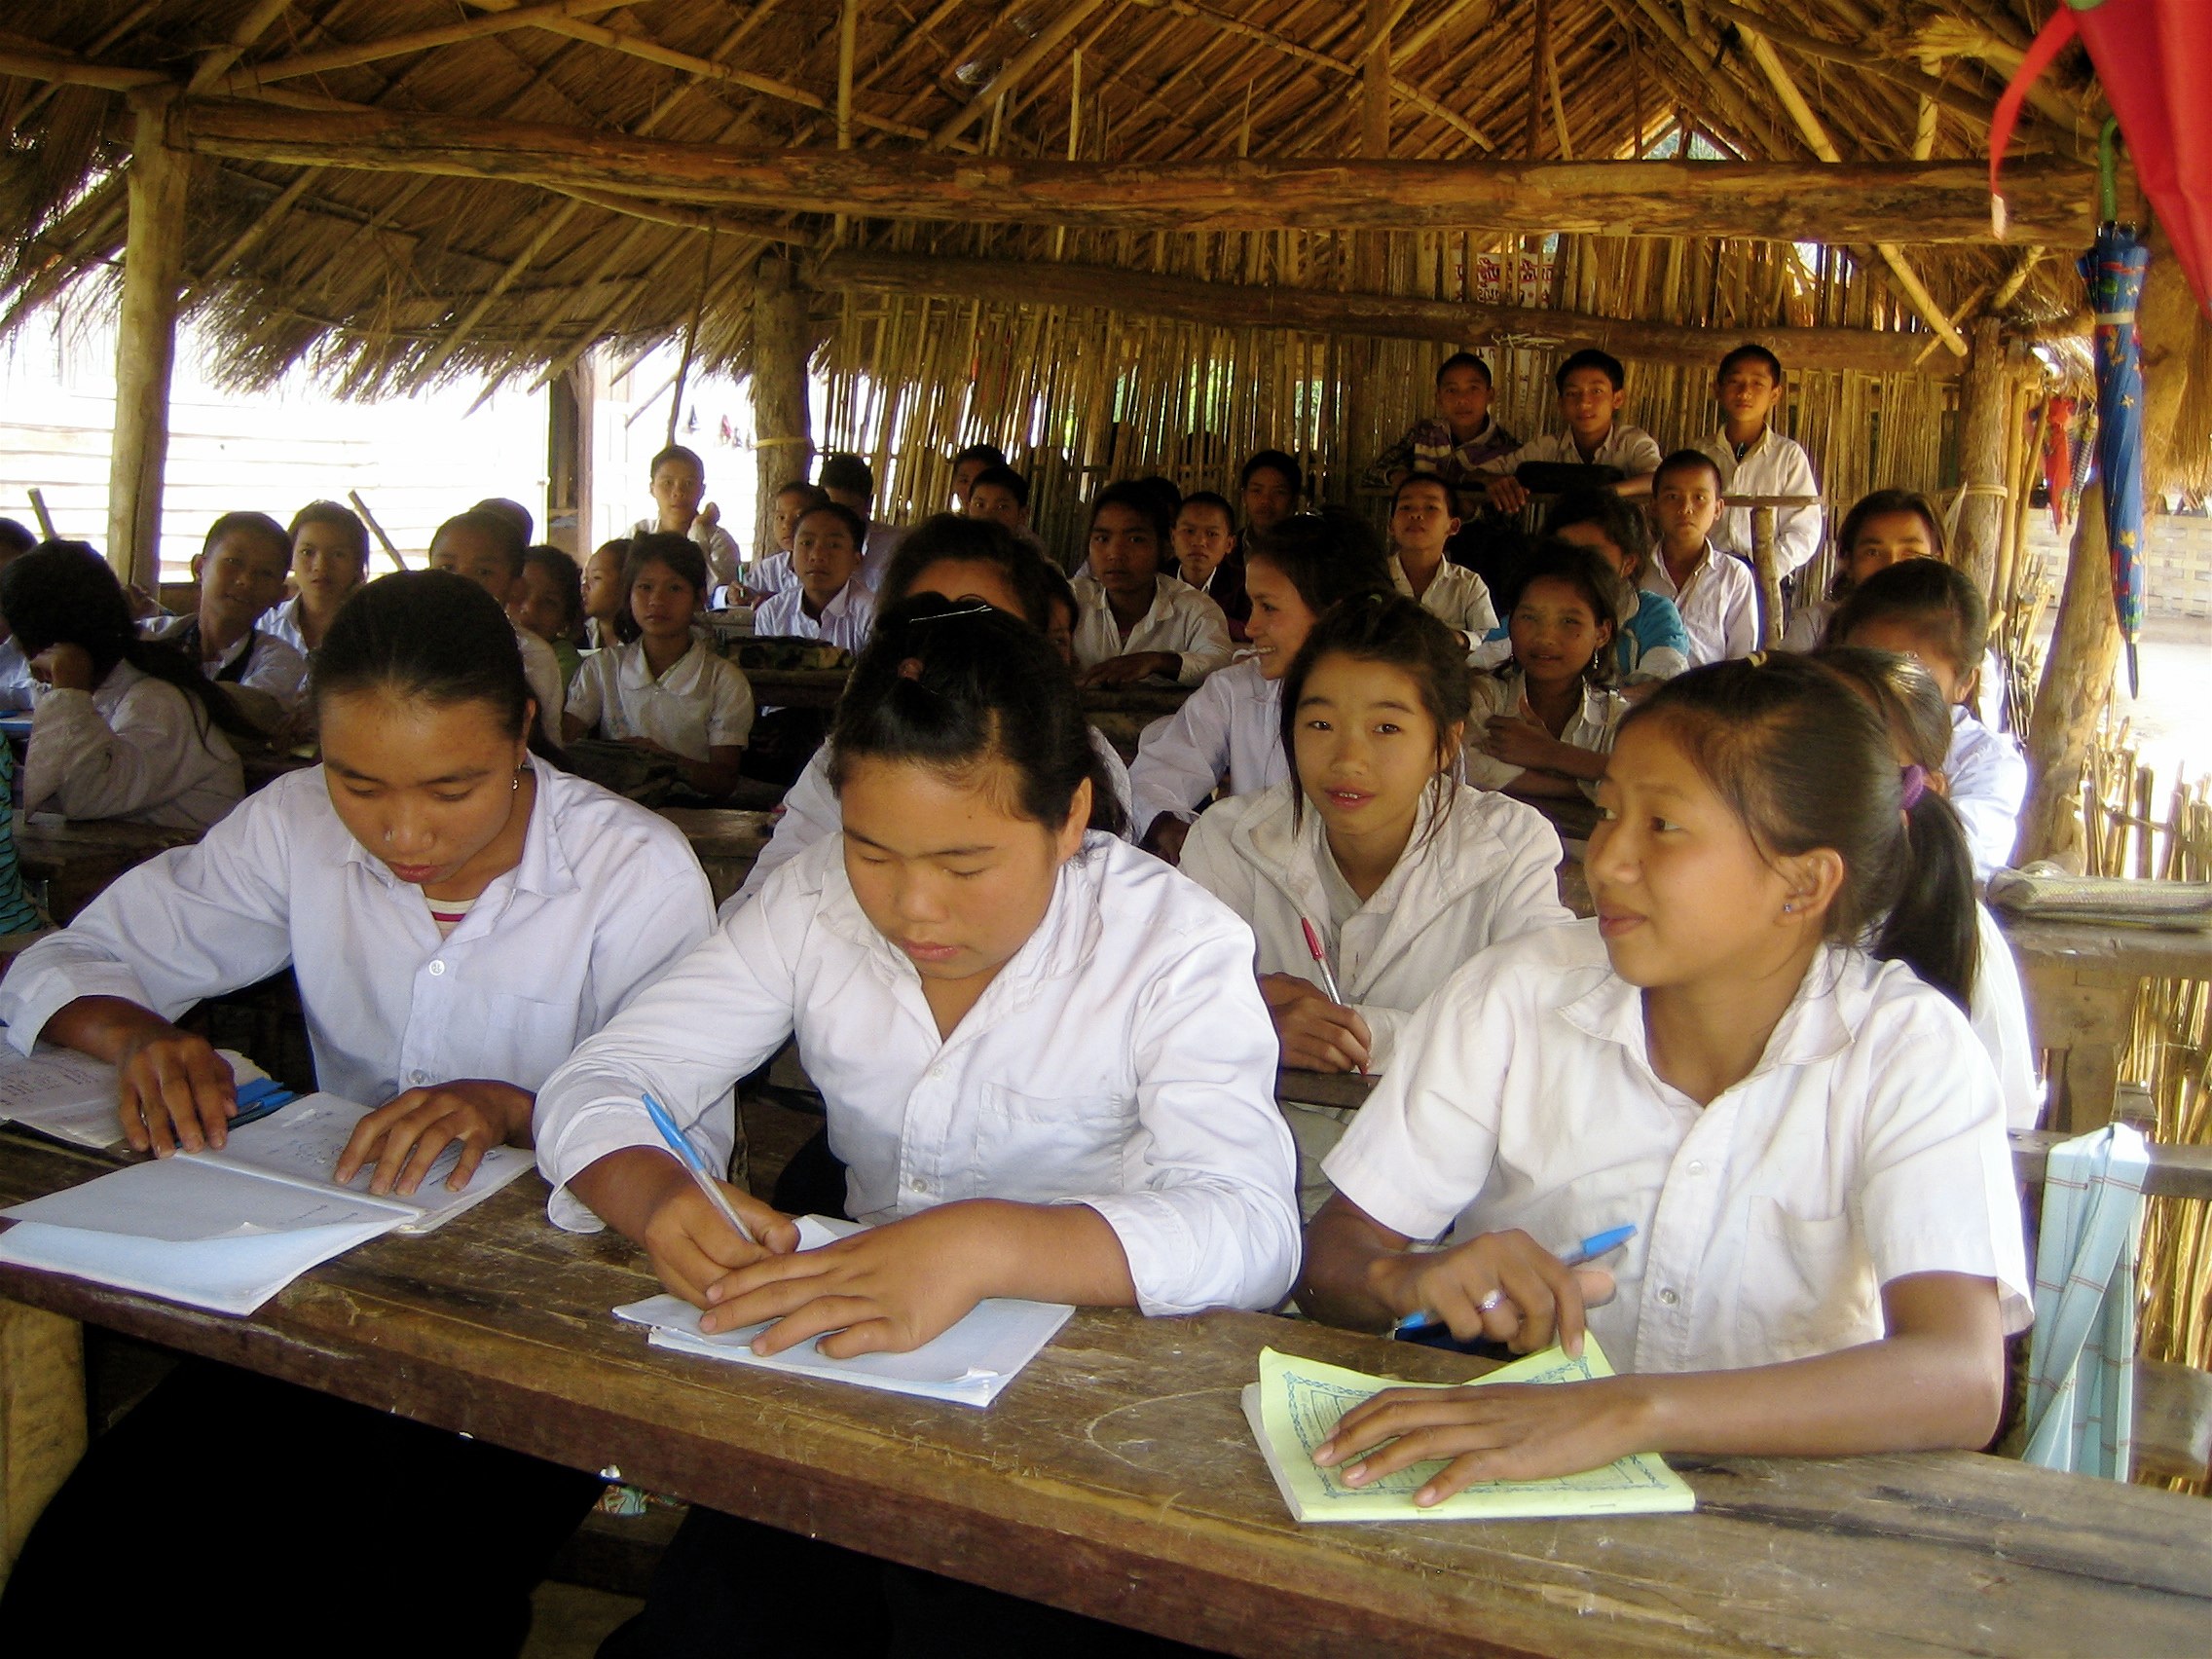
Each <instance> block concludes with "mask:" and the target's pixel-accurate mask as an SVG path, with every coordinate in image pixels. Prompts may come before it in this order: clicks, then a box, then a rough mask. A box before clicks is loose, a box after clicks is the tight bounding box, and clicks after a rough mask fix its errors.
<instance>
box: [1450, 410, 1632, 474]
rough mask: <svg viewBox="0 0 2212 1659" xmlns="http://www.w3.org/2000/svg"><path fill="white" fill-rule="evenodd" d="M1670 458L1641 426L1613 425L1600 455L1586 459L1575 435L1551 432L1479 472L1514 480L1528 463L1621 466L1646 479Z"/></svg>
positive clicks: (1628, 471)
mask: <svg viewBox="0 0 2212 1659" xmlns="http://www.w3.org/2000/svg"><path fill="white" fill-rule="evenodd" d="M1664 460H1666V457H1665V456H1663V455H1661V454H1660V453H1659V440H1658V439H1657V438H1654V437H1653V436H1652V435H1651V434H1650V433H1649V432H1647V431H1645V430H1644V429H1643V428H1642V427H1641V426H1629V425H1624V424H1621V423H1620V422H1618V421H1616V422H1614V423H1613V427H1612V430H1611V431H1609V432H1607V433H1606V434H1605V438H1604V442H1603V443H1601V444H1600V445H1599V446H1598V453H1597V454H1596V455H1594V456H1591V457H1589V458H1588V459H1587V460H1585V459H1584V457H1583V454H1582V452H1581V451H1580V450H1579V449H1577V448H1576V447H1575V444H1574V434H1573V433H1571V432H1549V433H1546V434H1545V435H1544V436H1542V437H1540V438H1530V440H1529V441H1528V442H1527V443H1525V444H1523V445H1522V446H1521V447H1520V448H1519V449H1517V450H1513V451H1511V452H1509V453H1508V454H1505V455H1501V456H1499V457H1498V458H1497V459H1496V460H1494V461H1484V462H1483V464H1482V465H1481V466H1480V467H1479V468H1477V470H1478V471H1481V472H1502V473H1504V474H1506V475H1507V476H1509V477H1510V476H1511V475H1512V472H1513V469H1514V468H1515V467H1517V466H1519V465H1520V464H1521V463H1522V462H1523V461H1556V462H1559V463H1561V464H1563V465H1567V466H1617V467H1619V468H1620V469H1621V474H1622V476H1623V477H1626V478H1643V477H1647V476H1649V475H1650V474H1651V473H1654V472H1657V471H1658V470H1659V463H1660V462H1661V461H1664Z"/></svg>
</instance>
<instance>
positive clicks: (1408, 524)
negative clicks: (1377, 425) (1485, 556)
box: [1390, 472, 1497, 651]
mask: <svg viewBox="0 0 2212 1659" xmlns="http://www.w3.org/2000/svg"><path fill="white" fill-rule="evenodd" d="M1458 534H1459V520H1458V517H1457V515H1456V513H1455V512H1454V511H1453V506H1452V491H1451V487H1450V486H1448V485H1447V484H1446V483H1445V482H1444V480H1443V479H1441V478H1439V477H1438V476H1437V475H1436V474H1435V473H1433V472H1409V473H1407V474H1406V475H1405V476H1404V477H1403V478H1401V479H1399V480H1398V487H1397V488H1396V489H1395V490H1393V491H1392V492H1391V493H1390V585H1391V586H1393V587H1395V588H1396V589H1397V590H1398V591H1399V592H1400V593H1402V594H1404V595H1405V596H1406V597H1407V598H1408V599H1417V600H1419V601H1420V608H1422V609H1423V610H1425V611H1427V612H1428V613H1429V614H1430V615H1431V616H1433V617H1435V618H1436V619H1437V620H1438V621H1440V622H1442V623H1443V624H1444V625H1445V626H1446V627H1447V628H1450V629H1451V630H1452V631H1453V632H1454V633H1456V634H1457V635H1458V636H1459V648H1460V649H1461V650H1465V651H1472V650H1473V649H1474V648H1475V646H1476V645H1480V644H1481V643H1482V641H1483V639H1484V637H1485V636H1486V635H1488V634H1489V633H1490V631H1491V630H1492V629H1493V628H1494V627H1496V626H1497V608H1496V607H1495V606H1493V604H1492V603H1491V597H1490V589H1489V587H1488V586H1487V585H1485V583H1484V581H1483V579H1482V577H1480V576H1478V575H1477V574H1475V572H1474V571H1470V570H1468V569H1467V568H1466V567H1465V566H1464V565H1455V564H1453V563H1452V562H1451V561H1450V560H1449V559H1447V558H1445V556H1444V548H1445V544H1446V543H1447V542H1448V541H1450V540H1451V539H1452V537H1453V536H1455V535H1458Z"/></svg>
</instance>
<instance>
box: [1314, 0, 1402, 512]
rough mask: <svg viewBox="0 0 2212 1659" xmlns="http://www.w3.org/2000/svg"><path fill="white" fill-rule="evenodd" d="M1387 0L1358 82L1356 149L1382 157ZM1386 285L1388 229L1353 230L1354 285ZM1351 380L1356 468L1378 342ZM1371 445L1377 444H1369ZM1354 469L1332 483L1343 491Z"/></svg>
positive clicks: (1368, 419) (1379, 371) (1370, 421)
mask: <svg viewBox="0 0 2212 1659" xmlns="http://www.w3.org/2000/svg"><path fill="white" fill-rule="evenodd" d="M1393 9H1394V8H1393V7H1392V5H1391V0H1367V41H1368V54H1367V62H1366V65H1365V68H1364V71H1363V78H1362V80H1361V82H1360V100H1359V154H1360V156H1361V157H1362V158H1363V159H1365V160H1368V161H1380V160H1382V159H1383V157H1386V156H1387V155H1389V153H1390V18H1391V13H1392V11H1393ZM1389 285H1390V233H1389V232H1387V231H1354V232H1353V233H1352V286H1353V287H1355V288H1357V289H1358V290H1359V291H1360V292H1361V293H1363V294H1380V293H1383V292H1384V291H1385V290H1386V289H1387V288H1388V287H1389ZM1350 357H1351V361H1350V369H1351V375H1350V384H1349V385H1348V386H1347V387H1346V388H1345V390H1346V422H1345V424H1346V436H1347V437H1348V438H1349V439H1350V441H1351V444H1352V446H1353V447H1352V448H1351V449H1350V450H1349V451H1348V452H1347V453H1346V456H1345V460H1346V461H1350V462H1351V463H1352V465H1353V466H1354V467H1356V466H1357V465H1360V464H1362V463H1364V461H1365V460H1366V458H1367V457H1369V456H1372V455H1373V454H1375V453H1377V450H1378V449H1379V447H1380V445H1381V443H1382V442H1383V439H1382V436H1381V434H1380V433H1378V432H1377V431H1376V430H1375V424H1376V395H1377V392H1378V390H1379V389H1380V388H1379V387H1378V385H1377V383H1378V382H1379V381H1380V380H1381V379H1382V375H1383V343H1382V342H1381V341H1380V340H1377V339H1374V338H1372V337H1371V338H1368V339H1365V340H1362V341H1360V342H1359V343H1358V344H1357V345H1356V346H1354V347H1353V348H1352V350H1351V353H1350ZM1370 446H1376V447H1375V448H1371V447H1370ZM1355 476H1356V473H1355V472H1353V471H1352V469H1351V468H1350V467H1347V468H1346V475H1345V476H1343V477H1335V478H1332V479H1331V480H1330V483H1331V484H1332V485H1333V486H1334V487H1335V489H1336V490H1337V491H1338V492H1339V493H1340V494H1341V492H1342V491H1343V490H1344V489H1346V487H1347V486H1348V484H1349V483H1350V480H1351V478H1352V477H1355Z"/></svg>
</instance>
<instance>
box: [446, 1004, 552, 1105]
mask: <svg viewBox="0 0 2212 1659" xmlns="http://www.w3.org/2000/svg"><path fill="white" fill-rule="evenodd" d="M454 1016H455V1017H454V1021H453V1023H452V1025H450V1026H449V1027H448V1028H447V1031H446V1034H445V1036H446V1043H445V1047H446V1050H447V1052H448V1053H449V1054H450V1055H451V1056H452V1057H453V1064H454V1066H455V1068H456V1069H455V1071H454V1074H453V1075H454V1076H456V1077H481V1078H496V1079H498V1081H499V1082H501V1083H511V1084H513V1085H514V1086H515V1087H516V1088H527V1089H532V1090H535V1089H536V1088H537V1087H538V1085H540V1084H542V1083H543V1082H544V1081H545V1080H546V1079H547V1078H549V1077H551V1076H552V1075H553V1071H554V1068H555V1067H557V1066H558V1065H560V1063H561V1062H562V1061H563V1060H565V1059H567V1058H568V1057H569V1052H570V1051H571V1050H572V1049H573V1048H574V1047H575V1046H576V1043H577V1041H578V1040H579V1038H580V1037H581V1036H582V1035H583V1033H581V1032H579V1031H578V1030H577V1029H576V1004H575V1003H574V1002H573V1001H564V1002H545V1001H541V1000H539V999H538V998H536V997H525V996H517V995H516V994H515V993H514V992H512V991H494V990H480V991H475V992H473V993H472V994H470V995H468V996H466V997H463V998H461V999H459V1001H458V1002H457V1004H456V1007H455V1009H454Z"/></svg>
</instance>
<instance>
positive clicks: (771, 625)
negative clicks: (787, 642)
mask: <svg viewBox="0 0 2212 1659" xmlns="http://www.w3.org/2000/svg"><path fill="white" fill-rule="evenodd" d="M805 599H806V592H805V590H804V589H803V588H801V587H799V586H798V585H797V584H796V583H793V585H792V586H790V587H788V588H785V589H783V590H782V591H781V592H779V593H778V594H777V595H776V596H775V597H774V598H773V599H770V600H768V601H766V602H765V603H763V604H762V605H761V607H760V608H759V609H757V610H756V611H755V612H754V613H753V632H754V633H755V634H756V635H759V636H762V637H764V638H773V637H785V636H788V637H790V638H793V639H800V640H821V641H823V642H824V643H825V644H827V645H837V646H840V647H842V648H843V649H845V650H848V651H851V652H852V653H853V654H854V655H855V656H858V655H860V653H861V647H862V646H863V645H866V644H867V636H868V630H870V629H871V628H873V627H874V626H875V595H873V594H872V593H869V592H868V591H867V589H866V588H864V587H862V586H861V584H860V579H859V578H858V577H855V578H854V579H852V580H851V581H848V582H847V583H846V584H845V585H844V586H843V587H841V588H839V589H838V590H837V593H836V597H834V598H833V599H831V600H830V603H829V604H828V605H825V606H824V607H823V608H822V614H821V615H820V616H819V617H816V616H809V615H808V614H807V613H806V605H805V603H804V602H805Z"/></svg>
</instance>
